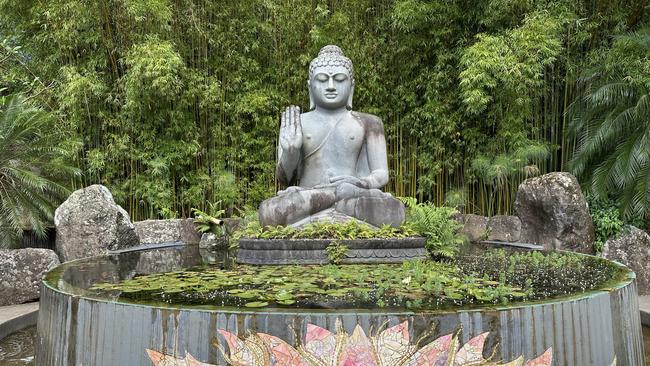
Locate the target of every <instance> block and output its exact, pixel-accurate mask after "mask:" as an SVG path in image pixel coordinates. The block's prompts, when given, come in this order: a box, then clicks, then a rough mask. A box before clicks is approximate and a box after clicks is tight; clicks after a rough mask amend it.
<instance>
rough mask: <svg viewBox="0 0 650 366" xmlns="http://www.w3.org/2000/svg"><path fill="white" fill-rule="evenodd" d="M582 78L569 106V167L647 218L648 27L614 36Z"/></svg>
mask: <svg viewBox="0 0 650 366" xmlns="http://www.w3.org/2000/svg"><path fill="white" fill-rule="evenodd" d="M597 58H598V61H599V62H598V63H597V65H596V66H595V67H593V68H591V69H588V70H586V71H585V72H584V73H583V76H582V77H581V80H580V81H581V85H582V86H583V87H584V91H583V93H582V95H581V97H580V98H579V99H578V100H577V101H576V102H575V103H574V104H573V105H572V106H571V107H572V108H571V109H570V111H571V116H572V119H571V132H572V133H573V135H574V136H576V137H577V138H578V141H579V143H578V149H577V151H576V154H575V157H574V158H573V160H572V161H571V168H572V170H573V171H574V172H575V173H576V174H577V175H578V176H579V178H581V180H583V181H584V182H585V185H587V186H588V187H589V188H590V190H591V191H592V192H593V194H594V195H596V196H597V197H598V198H601V199H608V198H614V199H615V201H616V203H617V205H618V206H619V208H620V210H621V212H622V213H623V215H624V217H626V218H628V219H630V218H634V217H650V149H648V146H650V28H645V29H644V30H643V31H640V32H638V33H633V34H629V35H625V36H620V37H617V38H616V39H615V41H614V45H613V47H612V49H611V50H609V51H608V52H606V53H603V54H600V55H598V56H597Z"/></svg>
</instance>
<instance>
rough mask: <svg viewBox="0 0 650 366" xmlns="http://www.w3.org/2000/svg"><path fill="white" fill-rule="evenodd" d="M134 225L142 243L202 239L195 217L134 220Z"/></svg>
mask: <svg viewBox="0 0 650 366" xmlns="http://www.w3.org/2000/svg"><path fill="white" fill-rule="evenodd" d="M133 226H134V227H135V232H136V233H138V236H139V237H140V244H163V243H174V242H182V243H185V244H196V243H198V242H199V241H200V240H201V233H199V232H198V231H196V229H195V225H194V219H173V220H145V221H138V222H134V223H133Z"/></svg>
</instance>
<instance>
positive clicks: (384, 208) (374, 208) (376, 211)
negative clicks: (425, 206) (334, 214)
mask: <svg viewBox="0 0 650 366" xmlns="http://www.w3.org/2000/svg"><path fill="white" fill-rule="evenodd" d="M336 211H338V212H341V213H343V214H346V215H348V216H351V217H355V218H357V219H359V220H361V221H364V222H367V223H369V224H370V225H373V226H377V227H379V226H382V225H391V226H394V227H398V226H400V225H401V224H402V222H404V219H405V218H406V208H405V207H404V204H403V203H402V202H400V201H399V200H397V199H395V198H393V197H391V196H388V195H386V196H383V197H355V198H348V199H344V200H342V201H339V202H337V203H336Z"/></svg>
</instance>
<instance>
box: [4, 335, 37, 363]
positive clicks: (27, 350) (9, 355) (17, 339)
mask: <svg viewBox="0 0 650 366" xmlns="http://www.w3.org/2000/svg"><path fill="white" fill-rule="evenodd" d="M35 338H36V327H35V326H34V327H29V328H25V329H23V330H21V331H18V332H16V333H13V334H10V335H9V336H7V337H6V338H5V339H0V366H26V365H33V364H34V340H35Z"/></svg>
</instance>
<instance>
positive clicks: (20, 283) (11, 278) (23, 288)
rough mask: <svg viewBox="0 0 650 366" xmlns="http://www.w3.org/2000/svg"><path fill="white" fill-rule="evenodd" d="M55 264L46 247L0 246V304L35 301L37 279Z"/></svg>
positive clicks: (54, 257) (53, 256) (37, 291)
mask: <svg viewBox="0 0 650 366" xmlns="http://www.w3.org/2000/svg"><path fill="white" fill-rule="evenodd" d="M59 263H60V262H59V257H58V256H57V255H56V253H55V252H54V251H53V250H49V249H36V248H28V249H0V294H2V296H0V306H5V305H15V304H22V303H24V302H28V301H33V300H37V299H38V297H39V293H40V286H41V278H42V277H43V275H44V274H45V272H47V271H48V270H50V269H52V268H54V267H56V266H57V265H59Z"/></svg>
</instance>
